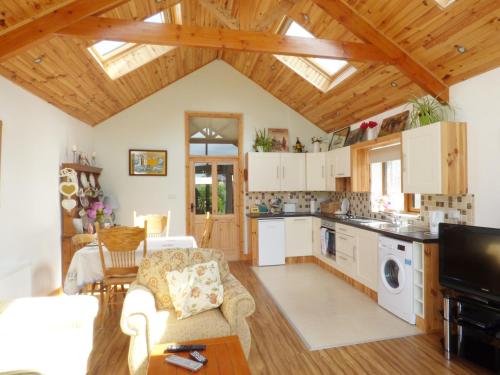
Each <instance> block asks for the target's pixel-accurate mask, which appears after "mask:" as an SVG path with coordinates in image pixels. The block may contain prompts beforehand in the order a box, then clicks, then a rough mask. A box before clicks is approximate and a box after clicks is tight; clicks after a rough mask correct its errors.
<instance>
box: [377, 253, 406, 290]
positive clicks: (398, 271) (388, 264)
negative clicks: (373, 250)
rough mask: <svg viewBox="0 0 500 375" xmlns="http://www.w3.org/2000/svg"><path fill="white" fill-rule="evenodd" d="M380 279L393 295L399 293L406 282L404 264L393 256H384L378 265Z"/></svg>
mask: <svg viewBox="0 0 500 375" xmlns="http://www.w3.org/2000/svg"><path fill="white" fill-rule="evenodd" d="M380 279H381V280H382V283H383V284H384V287H385V288H386V289H387V290H388V291H389V292H391V293H393V294H398V293H400V292H401V291H402V290H403V288H404V286H405V282H406V276H405V268H404V264H403V263H402V262H401V260H399V259H398V258H396V257H395V256H394V255H390V254H389V255H386V256H385V257H384V259H383V261H382V262H381V264H380Z"/></svg>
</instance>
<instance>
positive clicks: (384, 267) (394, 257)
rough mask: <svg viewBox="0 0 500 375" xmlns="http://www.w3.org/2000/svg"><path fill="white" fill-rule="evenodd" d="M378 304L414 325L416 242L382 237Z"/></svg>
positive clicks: (380, 240) (379, 257) (380, 241)
mask: <svg viewBox="0 0 500 375" xmlns="http://www.w3.org/2000/svg"><path fill="white" fill-rule="evenodd" d="M378 255H379V256H378V259H379V282H378V304H379V305H380V306H382V307H383V308H385V309H386V310H388V311H389V312H391V313H393V314H394V315H396V316H398V317H400V318H401V319H403V320H406V321H407V322H408V323H411V324H415V320H416V317H415V311H414V305H413V244H412V243H411V242H406V241H401V240H396V239H393V238H389V237H384V236H380V237H379V254H378Z"/></svg>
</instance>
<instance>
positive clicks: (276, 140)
mask: <svg viewBox="0 0 500 375" xmlns="http://www.w3.org/2000/svg"><path fill="white" fill-rule="evenodd" d="M267 134H268V136H269V138H271V139H272V142H273V145H272V152H288V151H289V147H290V143H289V140H288V129H285V128H268V129H267Z"/></svg>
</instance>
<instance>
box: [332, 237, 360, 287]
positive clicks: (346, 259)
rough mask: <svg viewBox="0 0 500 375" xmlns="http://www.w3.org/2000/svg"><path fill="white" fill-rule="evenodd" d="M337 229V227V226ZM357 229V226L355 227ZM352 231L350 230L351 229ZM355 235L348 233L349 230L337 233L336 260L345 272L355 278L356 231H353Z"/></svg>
mask: <svg viewBox="0 0 500 375" xmlns="http://www.w3.org/2000/svg"><path fill="white" fill-rule="evenodd" d="M336 229H337V228H336ZM353 229H355V228H353ZM349 232H350V230H349ZM353 233H354V235H351V234H348V232H343V233H342V232H339V231H338V229H337V233H336V234H335V243H336V245H337V246H336V250H337V253H336V257H335V258H336V262H337V266H338V268H339V269H340V271H342V272H343V273H344V274H346V275H347V276H349V277H352V278H355V273H356V258H355V254H356V237H355V235H356V231H355V230H354V231H353Z"/></svg>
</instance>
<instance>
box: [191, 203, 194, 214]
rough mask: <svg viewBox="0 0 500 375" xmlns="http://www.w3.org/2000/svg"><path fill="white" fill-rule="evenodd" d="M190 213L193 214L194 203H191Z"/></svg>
mask: <svg viewBox="0 0 500 375" xmlns="http://www.w3.org/2000/svg"><path fill="white" fill-rule="evenodd" d="M191 212H194V203H191Z"/></svg>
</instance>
